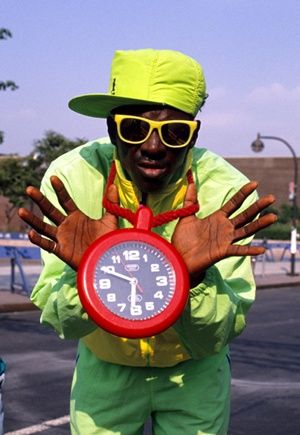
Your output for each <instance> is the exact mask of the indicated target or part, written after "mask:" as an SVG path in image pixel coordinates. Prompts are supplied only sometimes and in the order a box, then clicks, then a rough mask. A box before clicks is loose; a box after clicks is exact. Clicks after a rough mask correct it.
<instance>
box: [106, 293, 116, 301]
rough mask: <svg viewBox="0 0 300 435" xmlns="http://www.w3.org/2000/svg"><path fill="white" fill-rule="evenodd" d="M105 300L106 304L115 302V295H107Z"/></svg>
mask: <svg viewBox="0 0 300 435" xmlns="http://www.w3.org/2000/svg"><path fill="white" fill-rule="evenodd" d="M106 298H107V302H116V294H115V293H107V295H106Z"/></svg>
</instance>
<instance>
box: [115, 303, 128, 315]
mask: <svg viewBox="0 0 300 435" xmlns="http://www.w3.org/2000/svg"><path fill="white" fill-rule="evenodd" d="M117 306H118V307H119V308H120V313H122V312H123V311H124V310H125V308H126V304H124V303H123V304H117Z"/></svg>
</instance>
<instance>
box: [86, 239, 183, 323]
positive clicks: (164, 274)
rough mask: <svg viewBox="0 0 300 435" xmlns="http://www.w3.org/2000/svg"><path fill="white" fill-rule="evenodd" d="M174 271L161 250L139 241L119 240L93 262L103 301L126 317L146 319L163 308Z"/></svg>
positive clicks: (170, 291) (170, 293) (171, 288)
mask: <svg viewBox="0 0 300 435" xmlns="http://www.w3.org/2000/svg"><path fill="white" fill-rule="evenodd" d="M175 280H176V275H175V271H174V268H173V266H172V264H171V263H170V261H169V260H168V258H167V257H166V256H165V254H164V253H163V252H162V251H161V250H159V249H157V248H156V247H154V246H151V245H149V244H148V243H144V242H140V241H128V242H124V243H119V244H117V245H115V246H113V247H111V248H110V249H108V250H107V251H106V252H105V253H104V254H103V255H102V256H101V258H100V259H99V261H98V262H97V265H96V268H95V272H94V285H95V288H96V292H97V294H98V296H99V298H100V299H101V300H102V302H103V304H104V305H105V306H106V307H107V308H108V309H109V310H110V311H112V312H113V313H115V314H116V315H118V316H120V317H122V318H124V319H130V320H133V321H134V320H143V319H149V318H151V317H153V316H155V315H157V314H159V313H161V312H162V311H163V310H165V309H166V308H167V306H168V305H169V303H170V301H171V299H172V297H173V295H174V291H175Z"/></svg>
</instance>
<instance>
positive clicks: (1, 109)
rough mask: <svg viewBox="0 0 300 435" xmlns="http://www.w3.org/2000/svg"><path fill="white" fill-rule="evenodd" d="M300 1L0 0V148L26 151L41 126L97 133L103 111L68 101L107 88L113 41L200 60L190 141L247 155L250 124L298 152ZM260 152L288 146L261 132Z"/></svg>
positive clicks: (252, 133) (73, 133)
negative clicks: (200, 94) (202, 92)
mask: <svg viewBox="0 0 300 435" xmlns="http://www.w3.org/2000/svg"><path fill="white" fill-rule="evenodd" d="M299 23H300V1H298V0H285V1H282V0H272V1H270V0H182V1H179V0H26V1H25V0H0V28H7V29H9V30H10V31H11V32H12V34H13V37H12V38H9V39H7V40H2V41H0V81H1V80H2V81H5V80H13V81H15V82H16V84H17V85H19V89H18V90H16V91H9V90H8V91H6V92H0V130H2V131H4V133H5V140H4V143H3V144H2V145H0V153H2V154H8V153H18V154H20V155H27V154H28V153H30V152H31V151H32V150H33V147H34V144H35V141H37V140H39V139H42V138H43V137H44V135H45V132H46V131H47V130H54V131H56V132H58V133H61V134H63V135H65V136H66V137H67V138H69V139H75V138H86V139H88V140H91V139H95V138H97V137H101V136H105V135H106V134H107V132H106V123H105V120H101V119H97V118H89V117H86V116H83V115H79V114H77V113H75V112H72V111H71V110H70V109H69V108H68V101H69V100H70V99H71V98H72V97H73V96H76V95H79V94H85V93H98V92H99V93H106V92H107V90H108V83H109V75H110V66H111V60H112V58H113V54H114V51H115V50H118V49H119V50H123V49H124V50H126V49H139V48H156V49H174V50H179V51H182V52H183V53H185V54H187V55H189V56H192V57H193V58H195V59H196V60H197V61H198V62H199V63H200V64H201V65H202V67H203V69H204V72H205V77H206V82H207V91H208V94H209V97H208V99H207V101H206V104H205V106H204V107H203V110H202V111H201V112H199V114H198V116H197V119H200V120H201V123H202V124H201V130H200V133H199V138H198V142H197V146H199V147H205V148H208V149H210V150H211V151H214V152H216V153H218V154H220V155H222V156H224V157H230V156H241V157H248V156H254V154H253V152H252V151H251V148H250V144H251V142H252V141H253V140H254V139H255V138H256V135H257V133H258V132H259V133H261V134H262V135H266V136H276V137H280V138H282V139H284V140H286V141H287V142H288V143H289V144H290V145H291V146H292V147H293V148H294V150H295V151H296V153H297V154H298V155H300V121H299V118H300V116H299V115H300V52H299V47H300V25H299ZM260 155H261V156H287V157H289V156H291V153H290V151H289V150H288V148H287V147H286V146H285V145H284V144H283V143H281V142H280V141H275V140H267V141H265V149H264V152H263V153H261V154H260Z"/></svg>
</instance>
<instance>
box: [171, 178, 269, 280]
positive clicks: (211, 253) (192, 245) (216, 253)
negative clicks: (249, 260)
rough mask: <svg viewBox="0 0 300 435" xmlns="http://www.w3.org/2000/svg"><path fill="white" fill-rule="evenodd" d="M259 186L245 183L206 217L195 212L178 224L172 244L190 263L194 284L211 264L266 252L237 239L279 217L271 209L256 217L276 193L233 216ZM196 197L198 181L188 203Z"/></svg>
mask: <svg viewBox="0 0 300 435" xmlns="http://www.w3.org/2000/svg"><path fill="white" fill-rule="evenodd" d="M256 187H257V183H256V182H254V181H252V182H250V183H248V184H246V185H245V186H243V187H242V188H241V189H240V190H239V191H238V192H237V193H236V194H235V195H234V196H233V197H232V198H231V199H230V200H229V201H228V202H227V203H226V204H225V205H223V207H222V208H221V209H220V210H217V211H216V212H214V213H212V214H211V215H209V216H207V217H206V218H203V219H199V218H197V217H196V216H195V215H193V216H189V217H185V218H182V219H180V221H179V222H178V224H177V225H176V228H175V231H174V234H173V237H172V244H173V245H174V246H175V248H176V249H177V251H178V252H179V253H180V254H181V256H182V257H183V260H184V261H185V264H186V265H187V268H188V271H189V274H190V279H191V285H192V287H194V286H195V285H197V284H199V283H200V282H201V281H202V279H203V277H204V275H205V271H206V269H207V268H208V267H210V266H212V265H213V264H215V263H216V262H218V261H220V260H222V259H224V258H226V257H230V256H246V255H259V254H263V253H264V251H265V249H264V248H263V247H258V246H250V245H235V244H234V243H235V242H238V241H239V240H243V239H245V238H247V237H248V236H251V235H253V234H255V233H256V232H257V231H259V230H261V229H263V228H265V227H267V226H269V225H271V224H273V223H274V222H275V221H276V220H277V217H276V215H274V214H273V213H268V214H266V215H265V216H262V217H260V218H259V219H257V220H255V221H252V220H253V219H254V218H255V217H256V216H257V215H258V214H259V213H260V212H261V211H263V210H264V209H265V208H266V207H268V206H269V205H271V204H272V203H273V202H274V201H275V198H274V196H273V195H267V196H264V197H262V198H260V199H259V200H257V201H256V202H255V203H253V204H252V205H250V206H249V207H248V208H247V209H246V210H244V211H243V212H241V213H240V214H238V215H237V216H235V217H233V218H230V216H231V215H232V214H233V213H234V212H235V211H237V210H238V209H239V208H240V207H241V205H242V204H243V202H244V201H245V199H246V198H247V197H248V196H249V195H250V194H251V193H252V192H253V191H254V190H255V189H256ZM196 201H197V192H196V187H195V184H189V186H188V188H187V192H186V196H185V202H184V205H185V206H188V205H190V204H193V203H195V202H196ZM200 206H201V205H200Z"/></svg>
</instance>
